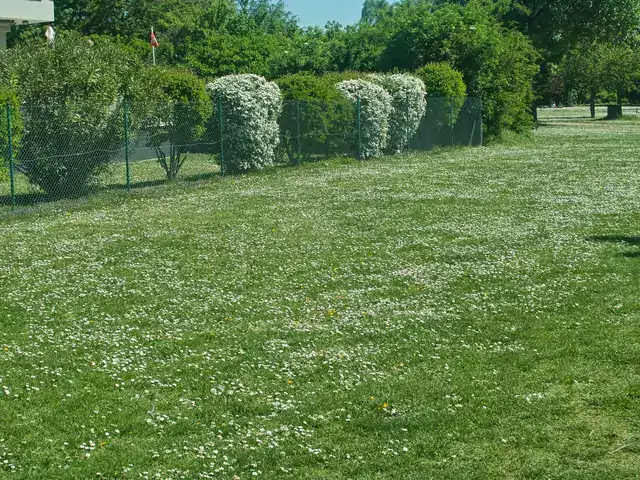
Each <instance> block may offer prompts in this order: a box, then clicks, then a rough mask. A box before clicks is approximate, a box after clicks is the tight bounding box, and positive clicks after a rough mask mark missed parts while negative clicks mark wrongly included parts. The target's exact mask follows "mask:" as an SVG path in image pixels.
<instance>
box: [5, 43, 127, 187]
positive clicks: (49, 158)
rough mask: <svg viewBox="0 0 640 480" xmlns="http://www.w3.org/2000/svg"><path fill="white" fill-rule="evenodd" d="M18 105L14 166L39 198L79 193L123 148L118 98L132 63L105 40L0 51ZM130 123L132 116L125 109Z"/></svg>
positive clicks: (19, 47) (41, 45)
mask: <svg viewBox="0 0 640 480" xmlns="http://www.w3.org/2000/svg"><path fill="white" fill-rule="evenodd" d="M5 55H6V57H5V58H4V61H3V62H2V63H3V64H5V61H6V64H5V65H7V66H8V67H9V68H10V72H11V76H12V78H13V79H14V82H15V83H14V85H15V89H16V91H17V94H18V96H19V98H20V100H21V101H22V105H23V106H22V118H23V121H24V135H23V138H22V143H21V145H20V149H19V152H18V155H17V157H16V168H17V169H18V170H19V171H20V172H22V173H24V174H25V175H26V176H27V177H28V178H29V181H30V182H31V183H32V184H34V185H38V186H39V187H40V188H41V189H42V190H43V191H44V192H45V193H47V194H50V195H54V196H73V195H78V194H81V193H83V192H84V191H85V190H86V188H87V187H88V186H89V184H90V183H91V182H92V180H94V179H95V178H96V177H97V176H98V174H100V173H101V172H102V171H103V170H104V169H105V168H106V167H107V165H108V164H109V162H110V161H111V160H112V159H113V158H114V157H115V156H116V155H118V154H119V153H120V152H121V150H122V147H123V137H124V131H123V108H122V107H123V101H124V98H125V97H124V95H126V94H127V92H134V91H136V89H135V88H133V87H132V85H129V83H130V82H131V79H132V78H137V75H138V74H137V73H136V71H137V70H139V64H138V63H137V62H136V61H135V60H134V59H132V58H129V57H127V55H125V54H124V52H123V51H122V50H121V49H119V48H117V47H116V46H115V45H113V44H112V43H110V42H109V41H107V40H101V41H98V42H93V43H92V42H89V41H88V39H87V38H84V37H82V36H80V35H78V34H76V33H64V32H63V33H60V34H59V35H58V37H57V38H56V44H55V48H51V47H50V46H49V45H48V43H47V42H46V40H43V39H41V38H34V39H32V40H30V41H28V42H26V43H25V44H21V45H19V46H17V47H15V48H12V49H11V50H9V51H7V53H6V54H5ZM131 118H132V120H133V122H134V123H135V120H136V119H138V118H139V116H138V115H136V113H135V111H132V114H131Z"/></svg>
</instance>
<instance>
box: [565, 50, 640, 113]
mask: <svg viewBox="0 0 640 480" xmlns="http://www.w3.org/2000/svg"><path fill="white" fill-rule="evenodd" d="M561 71H562V73H563V76H564V78H565V81H566V82H567V87H568V88H570V89H573V90H578V91H582V92H588V96H589V104H590V110H591V117H592V118H595V115H596V111H595V101H596V94H597V93H598V91H600V90H601V89H607V90H611V91H613V92H615V93H616V97H617V101H618V105H622V99H623V97H624V96H625V95H626V94H627V93H628V92H629V90H631V89H632V88H634V87H635V84H636V82H637V81H638V80H640V57H639V56H638V54H637V53H636V52H635V51H634V49H633V48H632V47H631V46H629V45H628V44H617V45H616V44H611V43H583V44H580V45H579V46H578V47H576V48H574V49H573V50H572V51H571V52H570V53H569V54H567V55H566V56H565V58H564V60H563V63H562V65H561Z"/></svg>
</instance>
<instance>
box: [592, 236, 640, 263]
mask: <svg viewBox="0 0 640 480" xmlns="http://www.w3.org/2000/svg"><path fill="white" fill-rule="evenodd" d="M587 240H589V241H591V242H600V243H624V244H626V245H630V246H634V247H635V246H640V236H627V235H597V236H593V237H588V238H587ZM620 256H622V257H625V258H640V251H636V252H622V253H621V254H620Z"/></svg>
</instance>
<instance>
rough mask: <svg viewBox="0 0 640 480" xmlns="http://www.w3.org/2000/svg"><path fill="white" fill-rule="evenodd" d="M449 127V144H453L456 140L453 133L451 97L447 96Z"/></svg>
mask: <svg viewBox="0 0 640 480" xmlns="http://www.w3.org/2000/svg"><path fill="white" fill-rule="evenodd" d="M449 128H450V129H451V146H452V147H453V146H455V144H456V141H455V139H454V135H453V97H449Z"/></svg>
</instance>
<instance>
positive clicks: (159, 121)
mask: <svg viewBox="0 0 640 480" xmlns="http://www.w3.org/2000/svg"><path fill="white" fill-rule="evenodd" d="M151 73H153V74H154V75H152V78H151V81H152V82H154V83H155V84H156V85H157V86H158V87H159V90H160V92H159V95H158V96H156V97H155V102H154V104H153V107H152V110H153V111H152V113H151V115H149V116H148V117H147V119H146V122H145V123H146V125H145V127H146V129H147V131H148V132H149V134H148V136H147V146H148V147H151V148H153V150H154V151H155V153H156V156H157V158H158V163H159V164H160V165H161V166H162V168H163V169H164V171H165V173H166V175H167V179H168V180H173V179H174V178H176V177H177V175H178V172H179V171H180V168H181V167H182V165H183V164H184V162H185V161H186V159H187V155H188V153H189V152H190V151H192V150H193V148H194V146H195V144H196V143H197V142H198V141H199V140H200V139H201V138H202V136H203V134H204V132H205V125H206V123H207V120H208V119H209V117H211V114H212V112H213V105H212V104H211V98H210V97H209V95H208V93H207V90H206V87H205V83H204V82H203V81H202V80H200V79H199V78H198V77H196V76H195V75H194V74H192V73H190V72H188V71H185V70H169V69H165V70H156V71H155V72H151Z"/></svg>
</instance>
